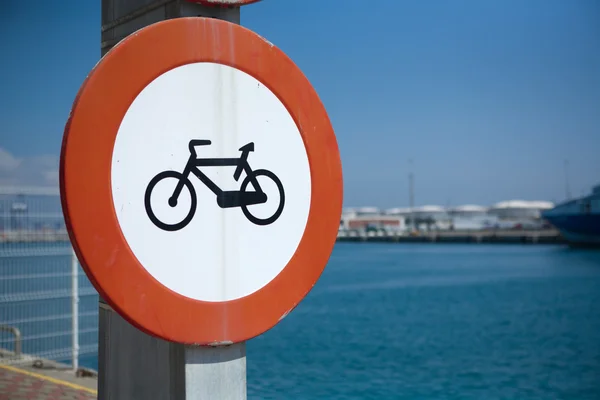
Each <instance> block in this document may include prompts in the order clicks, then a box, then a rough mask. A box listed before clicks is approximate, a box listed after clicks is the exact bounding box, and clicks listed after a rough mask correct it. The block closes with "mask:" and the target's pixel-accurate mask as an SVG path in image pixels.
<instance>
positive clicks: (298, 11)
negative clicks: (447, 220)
mask: <svg viewBox="0 0 600 400" xmlns="http://www.w3.org/2000/svg"><path fill="white" fill-rule="evenodd" d="M370 3H378V4H380V6H374V5H371V6H368V5H369V4H370ZM57 5H58V6H57ZM242 24H243V25H244V26H246V27H248V28H250V29H252V30H254V31H256V32H258V33H259V34H261V35H263V36H264V37H266V38H267V39H268V40H270V41H271V42H273V43H274V44H275V45H276V46H278V47H280V48H281V49H282V50H283V51H284V52H286V53H287V54H288V55H289V56H290V57H291V58H292V59H293V60H294V61H295V62H296V63H297V64H298V66H299V67H300V68H301V69H302V70H303V71H304V72H305V74H306V75H307V77H308V78H309V79H310V81H311V82H312V83H313V85H314V86H315V88H316V90H317V92H318V93H319V95H320V97H321V99H322V101H323V102H324V104H325V106H326V108H327V110H328V112H329V115H330V118H331V120H332V123H333V125H334V128H335V130H336V135H337V138H338V142H339V145H340V150H341V156H342V163H343V169H344V180H345V200H344V203H345V205H346V206H358V205H374V206H381V207H392V206H404V205H406V204H407V203H408V179H407V174H408V166H409V163H408V160H409V158H412V159H413V160H414V172H415V175H416V180H415V189H416V196H415V202H416V204H418V205H423V204H440V205H446V204H462V203H478V204H490V203H493V202H496V201H500V200H507V199H529V200H538V199H539V200H551V201H560V200H562V199H563V198H564V195H565V189H564V171H563V162H564V160H565V159H568V160H569V162H570V166H569V170H570V177H571V188H572V192H573V194H574V195H580V194H582V193H583V192H587V191H588V190H589V188H590V186H591V185H593V184H595V183H600V3H599V2H597V1H595V0H587V1H585V0H568V1H565V0H561V1H558V0H529V1H522V0H503V1H495V2H492V1H480V0H463V1H454V2H448V1H442V0H439V1H433V0H418V1H417V0H413V1H378V2H375V1H373V2H366V1H364V0H354V1H353V0H344V1H333V0H332V1H320V0H311V1H300V0H264V1H262V2H260V3H257V4H254V5H250V6H247V7H245V8H243V9H242ZM0 37H1V39H0V40H1V42H0V43H1V44H0V46H1V54H2V63H1V64H0V65H1V68H2V71H1V72H2V73H1V74H0V88H1V90H0V122H1V125H0V184H7V183H13V184H14V183H20V184H22V183H28V184H53V183H54V182H56V179H57V174H56V169H57V160H58V155H59V150H60V143H61V138H62V133H63V128H64V124H65V121H66V119H67V116H68V114H69V110H70V107H71V104H72V101H73V98H74V96H75V94H76V92H77V90H78V88H79V86H80V85H81V83H82V82H83V79H84V78H85V76H86V74H87V73H88V72H89V71H90V69H91V68H92V67H93V66H94V64H95V63H96V62H97V61H98V59H99V57H100V50H99V47H100V0H89V1H88V0H85V1H81V0H70V1H67V0H61V1H59V2H56V1H45V0H44V1H41V0H39V1H28V2H24V1H10V2H8V1H2V2H0Z"/></svg>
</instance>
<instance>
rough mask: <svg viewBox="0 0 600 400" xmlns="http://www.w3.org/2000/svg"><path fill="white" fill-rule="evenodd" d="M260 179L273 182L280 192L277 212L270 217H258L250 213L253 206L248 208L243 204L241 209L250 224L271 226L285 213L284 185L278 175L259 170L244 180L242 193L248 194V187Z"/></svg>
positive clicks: (241, 187) (241, 188)
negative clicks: (263, 178)
mask: <svg viewBox="0 0 600 400" xmlns="http://www.w3.org/2000/svg"><path fill="white" fill-rule="evenodd" d="M259 177H265V178H267V179H269V180H271V181H272V182H273V183H275V185H276V186H277V190H278V192H279V204H278V205H277V209H276V210H275V212H274V213H273V214H271V215H269V216H268V217H264V216H262V217H258V216H256V215H254V214H252V212H251V211H250V209H249V207H251V206H248V205H246V204H241V206H240V207H241V209H242V212H243V213H244V215H245V216H246V218H247V219H248V220H249V221H250V222H252V223H254V224H256V225H269V224H272V223H273V222H275V221H276V220H277V218H279V216H280V215H281V213H282V212H283V206H284V204H285V194H284V192H283V184H282V183H281V181H280V180H279V178H278V177H277V175H275V174H274V173H272V172H271V171H269V170H266V169H258V170H256V171H252V172H251V173H250V174H248V175H247V176H246V178H244V181H243V182H242V185H241V186H240V192H242V193H244V192H246V190H247V189H248V185H249V184H250V183H251V182H252V181H253V180H254V179H257V180H258V178H259ZM267 202H269V197H267Z"/></svg>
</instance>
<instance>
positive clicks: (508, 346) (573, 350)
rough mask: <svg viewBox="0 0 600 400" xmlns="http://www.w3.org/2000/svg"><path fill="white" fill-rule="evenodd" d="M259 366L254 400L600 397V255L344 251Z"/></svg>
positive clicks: (543, 250) (251, 353)
mask: <svg viewBox="0 0 600 400" xmlns="http://www.w3.org/2000/svg"><path fill="white" fill-rule="evenodd" d="M80 361H81V363H82V364H84V365H87V366H88V367H92V368H95V367H96V365H97V359H96V357H95V355H91V356H89V357H82V358H81V360H80ZM247 368H248V398H250V399H417V400H425V399H489V400H494V399H573V400H584V399H600V252H598V251H589V250H587V251H586V250H573V249H569V248H567V247H563V246H542V245H539V246H538V245H529V246H527V245H524V246H519V245H514V246H513V245H507V246H504V245H457V244H446V245H443V244H439V245H438V244H417V245H411V244H370V243H347V244H346V243H339V244H337V245H336V247H335V249H334V252H333V254H332V257H331V259H330V262H329V264H328V266H327V268H326V270H325V272H324V273H323V275H322V277H321V279H320V280H319V282H318V283H317V285H316V286H315V287H314V289H313V290H312V291H311V292H310V293H309V295H308V296H307V298H306V299H305V300H304V301H303V302H302V303H300V304H299V306H298V307H297V308H296V309H295V310H294V311H293V312H292V313H290V314H289V315H288V316H287V317H286V318H285V319H284V320H283V321H281V323H280V324H278V325H277V326H276V327H275V328H273V329H272V330H270V331H268V332H267V333H265V334H264V335H261V336H259V337H257V338H255V339H252V340H250V341H249V342H248V343H247Z"/></svg>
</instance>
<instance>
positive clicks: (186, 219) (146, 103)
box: [111, 63, 311, 301]
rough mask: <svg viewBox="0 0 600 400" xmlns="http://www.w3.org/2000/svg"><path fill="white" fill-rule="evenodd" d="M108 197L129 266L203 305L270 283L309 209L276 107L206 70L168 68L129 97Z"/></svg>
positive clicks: (292, 140)
mask: <svg viewBox="0 0 600 400" xmlns="http://www.w3.org/2000/svg"><path fill="white" fill-rule="evenodd" d="M111 185H112V195H113V203H114V209H115V212H116V215H117V219H118V221H119V224H120V227H121V230H122V232H123V235H124V237H125V240H126V241H127V243H128V244H129V247H130V248H131V251H132V252H133V254H134V255H135V257H136V258H137V259H138V260H139V262H140V264H141V265H142V266H143V267H144V268H145V269H146V270H147V271H148V272H149V273H150V275H152V276H153V277H154V278H155V279H156V280H157V281H159V282H160V283H161V284H163V285H164V286H166V287H167V288H169V289H171V290H173V291H174V292H176V293H178V294H180V295H183V296H186V297H189V298H192V299H197V300H204V301H227V300H233V299H238V298H240V297H244V296H247V295H249V294H251V293H253V292H255V291H257V290H259V289H260V288H262V287H263V286H265V285H266V284H267V283H269V282H270V281H271V280H273V279H274V278H275V277H276V276H277V275H278V274H279V273H280V272H281V271H282V270H283V269H284V268H285V266H286V265H287V263H288V262H289V260H290V259H291V257H292V256H293V255H294V253H295V251H296V248H297V247H298V244H299V243H300V240H301V238H302V235H303V233H304V229H305V226H306V222H307V219H308V213H309V209H310V200H311V177H310V169H309V162H308V157H307V154H306V149H305V147H304V143H303V141H302V137H301V136H300V132H299V130H298V127H297V126H296V124H295V122H294V120H293V119H292V117H291V116H290V114H289V112H288V111H287V109H286V108H285V106H284V105H283V104H282V103H281V101H280V100H279V99H278V98H277V97H276V96H275V95H274V94H273V93H272V92H271V91H270V90H269V89H268V88H267V87H265V86H264V85H263V84H262V83H260V82H259V81H258V80H256V79H255V78H253V77H252V76H250V75H248V74H246V73H245V72H242V71H240V70H237V69H235V68H232V67H228V66H225V65H221V64H215V63H195V64H188V65H184V66H181V67H177V68H174V69H172V70H170V71H168V72H166V73H164V74H163V75H161V76H159V77H158V78H156V79H155V80H154V81H152V82H150V83H149V84H148V86H146V87H145V88H144V90H142V92H141V93H140V94H139V95H138V96H137V97H136V99H135V100H134V101H133V103H132V104H131V106H130V107H129V109H128V111H127V113H126V114H125V116H124V118H123V121H122V123H121V126H120V127H119V131H118V133H117V138H116V141H115V146H114V149H113V158H112V169H111Z"/></svg>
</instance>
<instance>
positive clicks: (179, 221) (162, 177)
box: [144, 171, 197, 232]
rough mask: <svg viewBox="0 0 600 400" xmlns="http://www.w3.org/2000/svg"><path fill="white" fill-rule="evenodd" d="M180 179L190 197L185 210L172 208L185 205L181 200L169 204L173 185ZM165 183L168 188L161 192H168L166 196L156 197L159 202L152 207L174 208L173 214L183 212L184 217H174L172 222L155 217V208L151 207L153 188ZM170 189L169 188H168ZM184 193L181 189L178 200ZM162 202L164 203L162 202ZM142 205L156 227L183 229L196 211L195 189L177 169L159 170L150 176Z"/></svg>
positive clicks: (170, 230)
mask: <svg viewBox="0 0 600 400" xmlns="http://www.w3.org/2000/svg"><path fill="white" fill-rule="evenodd" d="M168 179H172V180H174V181H173V182H167V180H168ZM180 181H183V187H184V189H187V192H188V193H187V195H188V196H189V197H190V202H189V210H188V211H187V212H186V210H185V209H180V210H174V209H175V207H177V205H180V206H181V205H183V206H184V207H185V205H184V204H183V202H181V201H176V202H175V203H174V204H170V202H169V200H170V198H171V197H170V196H172V194H173V191H174V190H175V186H176V185H177V183H179V182H180ZM159 183H162V184H167V185H168V189H167V190H163V191H162V193H161V194H163V195H164V194H168V196H162V197H165V198H164V199H163V198H161V199H157V200H158V201H159V202H158V203H156V202H155V204H154V207H160V208H161V210H162V211H164V210H174V211H176V212H175V213H174V214H177V213H178V212H177V211H179V213H181V214H184V217H183V218H181V217H179V218H176V219H175V221H173V222H165V218H164V217H162V218H160V219H159V217H157V215H156V210H154V209H153V208H152V207H153V205H152V203H153V202H152V193H153V191H154V189H155V188H156V186H157V185H158V184H159ZM169 189H170V190H169ZM185 195H186V191H185V190H182V191H181V193H180V194H179V199H177V200H180V199H181V197H182V196H185ZM163 203H164V204H163ZM144 205H145V207H146V213H147V214H148V218H150V221H152V223H153V224H154V225H156V227H157V228H160V229H162V230H164V231H169V232H172V231H178V230H180V229H183V228H184V227H185V226H186V225H187V224H189V223H190V221H191V220H192V218H193V217H194V214H195V212H196V205H197V199H196V191H195V190H194V186H193V185H192V182H190V180H189V179H188V178H187V177H185V176H183V174H181V173H179V172H177V171H164V172H161V173H160V174H158V175H156V176H155V177H154V178H152V180H151V181H150V183H149V184H148V187H147V188H146V194H145V196H144Z"/></svg>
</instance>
